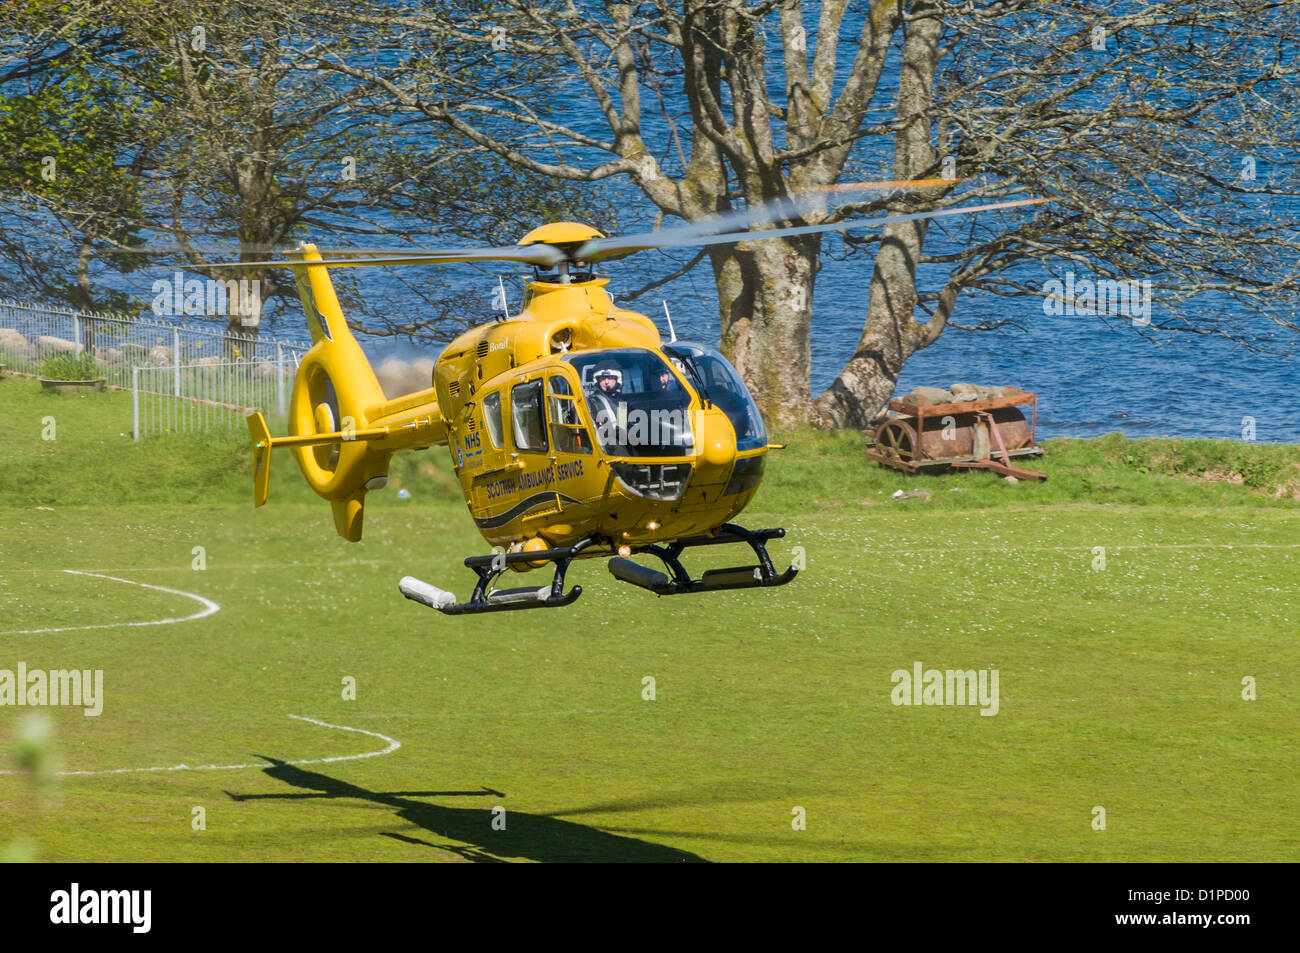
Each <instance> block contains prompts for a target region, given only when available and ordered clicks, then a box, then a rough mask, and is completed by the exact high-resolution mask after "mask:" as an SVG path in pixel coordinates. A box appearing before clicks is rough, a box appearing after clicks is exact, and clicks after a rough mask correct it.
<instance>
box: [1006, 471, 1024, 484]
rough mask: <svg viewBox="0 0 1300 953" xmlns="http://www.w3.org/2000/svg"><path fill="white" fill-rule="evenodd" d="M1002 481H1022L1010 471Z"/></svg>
mask: <svg viewBox="0 0 1300 953" xmlns="http://www.w3.org/2000/svg"><path fill="white" fill-rule="evenodd" d="M1002 482H1003V483H1019V482H1020V481H1019V480H1017V479H1016V478H1015V477H1013V476H1012V475H1011V474H1009V473H1008V474H1007V475H1006V476H1004V477H1003V478H1002Z"/></svg>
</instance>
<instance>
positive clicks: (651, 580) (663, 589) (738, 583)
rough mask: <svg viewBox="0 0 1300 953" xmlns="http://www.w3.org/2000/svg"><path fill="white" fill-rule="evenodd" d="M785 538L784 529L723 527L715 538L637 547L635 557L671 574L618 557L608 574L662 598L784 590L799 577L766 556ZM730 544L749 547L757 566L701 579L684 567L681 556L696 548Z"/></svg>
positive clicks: (713, 573)
mask: <svg viewBox="0 0 1300 953" xmlns="http://www.w3.org/2000/svg"><path fill="white" fill-rule="evenodd" d="M783 536H785V530H784V529H760V530H748V529H745V528H744V527H743V526H737V525H736V524H735V523H723V524H722V525H721V526H719V527H718V532H717V533H716V535H713V536H684V537H682V538H681V539H678V540H674V541H673V542H671V543H669V544H667V545H660V544H657V543H654V544H647V545H643V546H635V547H633V549H632V551H633V552H635V553H650V554H651V555H652V556H655V557H657V558H658V559H659V560H660V561H661V562H662V563H663V564H664V566H665V567H666V568H667V569H668V574H665V573H662V572H659V571H658V570H657V569H651V568H649V567H648V566H642V565H641V564H640V563H634V562H632V560H630V559H624V558H622V557H620V556H615V557H614V558H613V559H611V560H610V561H609V571H610V572H611V573H613V575H614V577H615V578H617V579H619V580H621V581H623V582H627V583H631V584H632V585H634V586H639V587H640V588H642V589H648V590H649V591H651V592H653V593H656V594H657V595H661V596H678V595H683V594H685V593H688V592H719V591H723V590H727V589H756V588H759V587H762V586H784V585H785V584H786V583H787V582H789V581H790V580H792V579H793V578H794V577H795V576H797V575H798V574H799V570H798V569H796V568H795V567H794V566H791V567H790V568H789V569H787V570H786V571H785V572H782V573H778V572H777V571H776V568H775V567H774V566H773V565H772V558H771V557H770V556H769V555H768V553H767V542H768V540H772V539H781V538H782V537H783ZM727 543H747V544H748V545H749V547H750V548H751V549H752V550H753V551H754V555H755V556H756V557H757V558H758V565H756V566H737V567H734V568H731V569H707V570H705V571H704V573H703V575H701V576H700V578H699V579H692V578H691V574H690V573H689V572H687V571H686V568H685V567H684V566H683V565H682V564H681V559H680V557H681V555H682V553H683V552H684V551H685V550H687V549H692V548H694V547H696V546H720V545H725V544H727Z"/></svg>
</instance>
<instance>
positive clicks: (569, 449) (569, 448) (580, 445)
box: [546, 375, 591, 453]
mask: <svg viewBox="0 0 1300 953" xmlns="http://www.w3.org/2000/svg"><path fill="white" fill-rule="evenodd" d="M547 387H548V389H549V391H550V394H549V396H548V397H547V401H546V403H547V407H548V408H549V419H550V423H551V441H552V442H553V443H554V444H555V449H556V450H557V451H558V452H560V453H591V437H590V435H589V434H588V433H587V428H586V427H584V426H583V425H582V421H581V419H580V418H579V417H578V403H577V400H576V399H575V398H574V394H573V389H572V388H571V387H570V386H569V382H568V380H567V379H565V378H563V377H560V376H558V375H557V376H555V377H552V378H550V379H549V380H548V381H547Z"/></svg>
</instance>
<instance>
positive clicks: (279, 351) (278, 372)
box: [275, 341, 289, 416]
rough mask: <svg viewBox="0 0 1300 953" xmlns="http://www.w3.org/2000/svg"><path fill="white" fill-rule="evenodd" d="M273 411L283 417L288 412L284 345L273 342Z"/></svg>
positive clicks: (280, 342) (279, 342)
mask: <svg viewBox="0 0 1300 953" xmlns="http://www.w3.org/2000/svg"><path fill="white" fill-rule="evenodd" d="M275 409H276V411H277V412H278V413H279V414H280V415H281V416H283V415H284V414H286V413H288V412H289V404H288V401H287V399H286V395H285V392H284V343H283V342H282V341H276V342H275Z"/></svg>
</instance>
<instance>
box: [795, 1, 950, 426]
mask: <svg viewBox="0 0 1300 953" xmlns="http://www.w3.org/2000/svg"><path fill="white" fill-rule="evenodd" d="M935 12H936V11H935V5H934V4H933V3H929V2H917V3H915V4H914V5H913V6H912V20H911V22H909V23H908V25H907V33H906V38H905V40H904V43H903V67H902V70H901V71H900V73H899V81H898V118H899V130H898V132H897V134H896V136H895V139H894V177H895V178H896V179H915V178H918V177H920V176H921V175H924V174H927V173H928V172H930V171H931V170H933V168H934V166H935V162H936V159H937V156H936V153H935V149H934V147H933V145H932V144H931V142H932V139H931V116H930V110H931V107H932V106H933V102H934V72H935V65H936V64H937V63H938V60H939V40H940V38H941V36H942V31H943V23H942V19H941V18H940V17H939V16H937V15H935ZM890 211H891V212H906V211H911V209H910V208H907V207H905V206H904V205H903V204H901V203H900V204H897V205H893V206H891V208H890ZM926 224H927V223H926V222H925V221H924V220H921V221H913V222H900V223H898V224H895V225H889V226H886V227H885V229H884V231H883V232H882V233H881V244H880V250H879V252H878V253H877V255H876V265H875V269H874V270H873V271H872V274H871V298H870V300H869V301H868V303H867V317H866V320H865V321H864V322H863V327H862V336H861V337H860V338H859V339H858V346H857V348H856V350H855V351H854V353H853V357H852V358H851V359H850V360H849V363H848V364H847V365H846V366H845V368H844V370H842V371H841V372H840V375H839V377H837V378H836V380H835V383H834V384H832V385H831V386H830V387H828V388H827V389H826V392H825V393H823V394H822V395H821V396H820V397H819V398H817V403H816V406H815V408H814V422H815V423H817V424H818V425H820V426H824V427H825V426H829V427H853V428H855V429H858V430H865V429H867V428H868V427H869V426H870V425H871V423H872V421H873V420H875V419H876V418H877V417H878V416H879V415H880V413H881V411H882V410H883V408H884V404H885V402H886V401H887V400H889V397H890V395H891V394H893V392H894V388H895V386H897V384H898V375H899V372H900V371H901V370H902V369H903V363H904V362H905V361H906V360H907V359H908V358H909V357H911V356H912V355H913V354H914V353H916V352H917V351H919V350H920V349H921V348H923V347H925V346H926V345H928V344H931V343H932V342H934V341H935V340H936V339H937V338H938V336H939V334H940V333H942V331H943V329H944V327H945V325H946V324H947V315H948V313H949V312H950V311H951V310H952V306H953V304H954V303H955V302H956V295H957V290H958V287H959V286H958V285H956V284H954V285H952V286H951V287H950V288H946V289H945V291H944V295H943V298H944V301H943V302H942V303H941V304H942V305H943V307H941V309H940V312H939V314H937V315H936V317H935V318H934V319H932V320H931V321H929V322H928V323H926V324H918V323H917V321H916V320H915V319H914V318H913V315H914V314H915V311H916V297H917V293H916V267H917V263H918V262H919V261H920V256H921V246H922V244H923V243H924V241H925V231H926Z"/></svg>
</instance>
